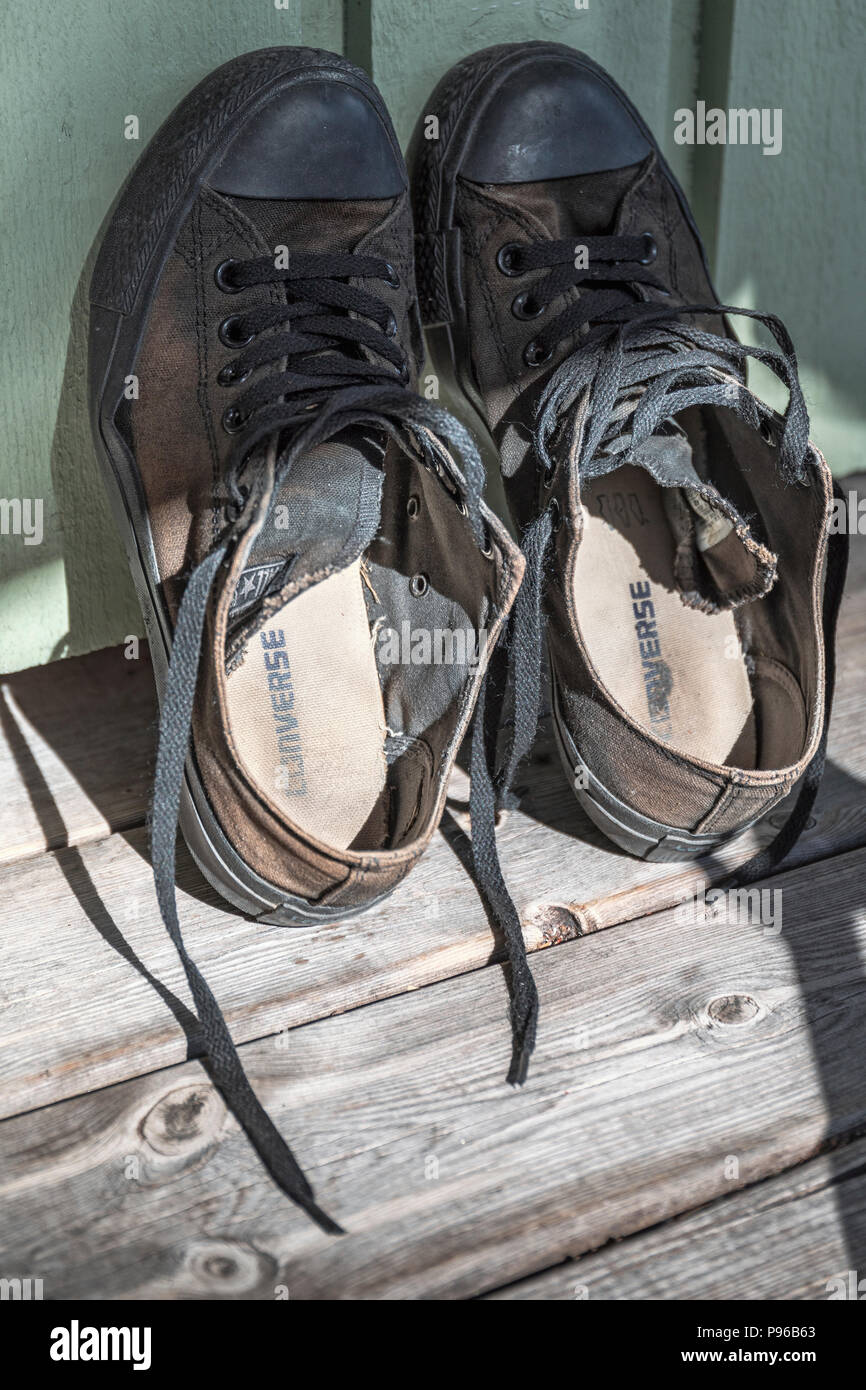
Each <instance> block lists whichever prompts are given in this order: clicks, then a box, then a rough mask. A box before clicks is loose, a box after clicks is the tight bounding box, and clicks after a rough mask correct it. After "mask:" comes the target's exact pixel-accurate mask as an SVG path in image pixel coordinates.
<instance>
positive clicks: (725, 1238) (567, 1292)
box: [485, 1139, 866, 1302]
mask: <svg viewBox="0 0 866 1390" xmlns="http://www.w3.org/2000/svg"><path fill="white" fill-rule="evenodd" d="M864 1268H866V1140H863V1139H857V1140H854V1141H853V1142H852V1143H850V1144H846V1145H845V1147H844V1148H842V1149H839V1150H837V1151H835V1152H833V1153H831V1154H825V1155H822V1157H820V1158H815V1159H812V1160H811V1162H808V1163H802V1164H799V1165H798V1166H797V1167H796V1168H791V1169H789V1170H788V1171H787V1172H785V1173H781V1174H780V1175H779V1177H776V1178H770V1179H769V1180H768V1181H767V1182H761V1183H756V1184H754V1185H753V1186H751V1187H747V1188H746V1189H745V1191H743V1192H738V1193H737V1194H736V1195H735V1196H733V1197H724V1198H722V1199H721V1200H720V1201H718V1202H712V1203H711V1204H710V1205H709V1206H707V1207H703V1208H702V1209H701V1210H700V1211H697V1212H690V1213H689V1214H688V1215H685V1216H680V1217H676V1218H674V1220H672V1221H668V1222H665V1223H664V1224H663V1225H661V1226H659V1227H657V1228H656V1229H654V1230H651V1231H646V1232H644V1233H642V1234H640V1235H637V1236H632V1237H630V1238H629V1239H627V1240H624V1241H621V1242H616V1243H614V1244H611V1245H609V1246H606V1247H605V1248H604V1249H603V1250H599V1251H597V1252H596V1253H595V1254H593V1255H585V1256H584V1257H583V1258H582V1259H579V1260H568V1261H566V1262H565V1263H564V1264H561V1265H557V1266H556V1268H555V1269H549V1270H546V1271H545V1272H544V1273H543V1274H539V1275H536V1277H535V1278H533V1279H523V1280H521V1281H520V1282H519V1283H516V1284H510V1285H509V1286H508V1287H507V1288H504V1289H498V1290H497V1291H496V1292H495V1293H491V1294H487V1295H485V1298H487V1299H489V1300H490V1301H492V1302H515V1301H516V1302H550V1301H554V1302H563V1301H565V1300H569V1301H571V1300H581V1301H583V1300H593V1301H596V1300H599V1299H604V1300H628V1301H629V1302H633V1301H635V1300H638V1299H651V1300H661V1299H668V1300H676V1301H682V1300H717V1299H729V1298H733V1299H739V1300H746V1299H748V1300H755V1301H767V1300H772V1301H783V1302H790V1301H792V1300H814V1299H827V1298H829V1297H830V1296H831V1295H834V1296H837V1297H838V1296H839V1295H840V1294H841V1295H842V1296H843V1297H844V1296H845V1292H843V1291H848V1290H850V1287H851V1284H850V1278H849V1271H850V1270H852V1269H854V1270H856V1271H859V1272H858V1273H857V1275H856V1276H855V1283H856V1282H857V1279H860V1278H862V1277H863V1270H864ZM839 1281H841V1284H840V1282H839ZM847 1296H848V1297H850V1293H848V1295H847Z"/></svg>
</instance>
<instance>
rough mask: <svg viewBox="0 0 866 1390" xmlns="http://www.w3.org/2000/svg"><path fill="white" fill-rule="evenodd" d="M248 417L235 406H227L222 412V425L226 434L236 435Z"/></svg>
mask: <svg viewBox="0 0 866 1390" xmlns="http://www.w3.org/2000/svg"><path fill="white" fill-rule="evenodd" d="M249 418H250V417H249V416H248V415H244V413H243V411H241V410H238V408H237V406H236V405H230V406H227V408H226V409H225V410H224V411H223V420H222V425H223V429H224V430H225V432H226V434H237V433H238V431H239V430H242V429H243V427H244V425H245V424H246V423H247V420H248V419H249Z"/></svg>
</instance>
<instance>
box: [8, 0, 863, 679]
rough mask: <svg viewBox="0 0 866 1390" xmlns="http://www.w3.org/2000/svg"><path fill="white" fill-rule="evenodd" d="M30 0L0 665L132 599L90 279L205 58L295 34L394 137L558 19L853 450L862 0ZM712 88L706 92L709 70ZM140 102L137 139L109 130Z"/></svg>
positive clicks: (120, 632)
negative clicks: (654, 150) (97, 413)
mask: <svg viewBox="0 0 866 1390" xmlns="http://www.w3.org/2000/svg"><path fill="white" fill-rule="evenodd" d="M278 3H280V4H286V5H287V6H288V8H286V9H282V8H281V9H278V8H277V6H276V4H275V3H274V0H235V3H233V4H232V3H229V0H211V2H210V3H207V2H206V0H138V3H137V4H135V5H132V4H129V3H128V0H127V3H120V0H79V3H78V4H77V5H76V6H70V5H68V4H63V3H61V0H42V3H40V4H35V5H32V6H23V5H17V6H14V7H13V6H7V7H5V8H4V10H3V14H2V18H0V55H2V56H0V125H2V129H3V132H4V140H3V145H2V153H0V198H2V207H3V217H2V229H0V251H2V264H3V267H4V310H5V316H6V326H7V331H6V332H5V333H3V334H2V335H0V418H2V433H0V440H2V453H0V497H2V498H14V497H20V498H42V499H43V503H44V530H45V536H44V540H43V542H42V544H41V545H34V546H27V545H25V544H24V542H23V538H22V537H21V536H0V672H2V671H10V670H15V669H18V668H20V667H22V666H27V665H31V664H35V663H38V662H43V661H48V660H50V659H52V658H53V657H57V656H61V655H67V654H72V653H78V652H83V651H88V650H93V649H95V648H98V647H101V646H105V645H108V644H111V643H115V642H118V641H120V640H122V638H123V637H124V636H125V635H126V634H127V633H130V632H137V631H139V630H140V627H141V620H140V616H139V613H138V609H137V605H136V603H135V600H134V597H133V594H132V588H131V584H130V582H129V579H128V577H127V573H126V566H125V561H124V559H123V556H122V553H121V549H120V545H119V543H118V542H117V540H116V539H115V536H114V531H113V526H112V522H111V519H110V516H109V513H108V507H107V504H106V502H105V500H104V497H103V494H102V486H101V482H100V479H99V476H98V473H97V471H96V466H95V463H94V461H93V458H92V453H91V445H90V439H89V430H88V425H87V420H86V412H85V403H84V360H85V359H84V342H85V315H84V300H85V294H86V285H87V282H88V279H89V273H90V268H91V264H92V258H93V246H94V242H95V241H96V239H97V234H98V231H99V228H100V226H101V223H102V221H103V219H104V218H105V216H106V214H107V212H108V210H109V208H110V207H111V204H112V201H113V199H114V198H115V196H116V194H117V191H118V189H119V187H120V184H121V183H122V181H123V179H124V177H125V175H126V173H127V172H128V170H129V168H130V167H131V165H132V164H133V162H134V161H135V159H136V157H137V155H138V154H139V153H140V151H141V149H142V148H143V146H144V144H145V143H146V141H147V140H148V139H149V137H150V135H151V134H152V133H153V131H154V130H155V129H156V127H157V126H158V125H159V123H160V121H161V120H162V119H163V118H164V117H165V116H166V115H167V114H168V112H169V111H170V110H171V109H172V107H173V106H174V105H175V103H176V102H177V101H178V100H179V99H180V97H181V96H182V95H183V94H184V93H185V92H186V91H187V90H188V89H189V87H191V86H192V85H194V83H195V82H197V81H198V80H199V79H200V78H201V77H202V76H204V75H205V73H207V72H208V71H209V70H210V69H211V68H213V67H215V66H216V65H217V64H218V63H220V62H222V61H224V60H225V59H226V58H229V57H231V56H233V55H234V54H236V53H240V52H243V51H245V50H247V49H250V48H257V47H263V46H266V45H270V44H275V43H307V44H312V45H316V46H321V47H326V48H332V49H341V48H343V47H344V38H345V51H347V52H348V53H349V55H350V56H352V57H354V58H355V60H356V61H359V62H361V63H362V64H363V65H364V66H367V67H372V70H373V74H374V76H375V78H376V80H377V81H378V82H379V84H380V86H381V88H382V90H383V92H384V94H385V97H386V99H387V100H388V102H389V104H390V105H391V109H392V112H393V115H394V119H395V122H396V125H397V129H398V131H399V133H400V135H401V137H402V138H403V139H404V140H405V139H407V138H408V135H409V132H410V130H411V127H412V124H413V122H414V119H415V116H416V114H417V113H418V111H419V110H420V108H421V107H422V106H423V104H424V102H425V100H426V98H427V96H428V94H429V93H430V91H431V90H432V88H433V86H434V85H435V83H436V81H437V80H438V78H439V76H440V75H441V73H442V72H443V71H444V70H445V68H446V67H448V66H449V65H450V64H451V63H453V62H454V61H456V59H457V58H459V57H461V56H463V55H464V54H465V53H468V52H471V51H473V50H474V49H476V48H481V47H485V46H486V45H488V44H492V43H499V42H503V41H514V40H520V39H522V38H551V39H555V40H556V41H558V42H562V43H569V44H573V45H574V46H575V47H579V48H583V49H585V50H586V51H587V52H589V53H590V54H591V55H592V56H593V57H594V58H596V59H597V60H598V61H600V62H601V63H602V64H604V65H605V66H606V67H608V68H609V69H610V71H611V72H612V73H613V75H614V76H615V77H616V78H617V80H618V81H619V82H621V83H622V84H623V85H624V86H625V87H626V88H627V89H628V91H629V92H630V94H631V95H632V97H633V98H634V100H635V101H636V103H637V105H638V106H639V107H640V108H641V110H642V111H643V113H644V115H645V116H646V118H647V120H648V121H649V123H650V124H651V125H652V127H653V129H654V130H655V132H656V134H657V135H658V136H659V138H660V139H661V141H662V143H663V145H664V146H665V149H666V151H667V153H668V155H669V157H670V158H671V159H672V162H673V163H674V167H675V169H676V172H677V173H678V175H679V177H680V178H681V179H682V181H683V182H684V184H685V185H686V188H687V190H688V191H689V192H690V193H692V194H693V195H694V196H695V199H696V204H697V207H698V213H699V219H700V220H701V223H702V226H703V227H704V228H705V230H706V231H707V233H708V234H709V237H710V241H711V244H712V245H713V246H714V247H715V248H716V249H717V262H718V276H717V278H718V285H719V290H720V292H721V293H722V294H723V295H726V296H728V297H729V298H731V299H733V300H737V298H739V300H740V301H743V300H745V301H746V302H754V303H755V304H756V305H761V306H765V307H767V308H772V309H774V310H775V311H776V312H778V313H780V314H781V315H782V317H783V318H785V319H786V320H787V321H788V322H789V324H790V326H791V327H792V330H793V331H794V334H795V339H796V341H797V343H798V348H799V351H800V357H801V360H802V362H803V365H804V379H805V383H806V388H807V392H808V395H809V398H810V404H811V406H812V409H813V414H814V417H815V425H814V431H813V432H814V434H815V437H816V439H817V440H818V442H819V443H821V444H822V445H824V446H825V450H826V452H827V454H828V457H829V459H830V462H831V463H832V464H833V466H834V467H835V468H836V469H837V471H839V472H843V471H850V470H851V469H853V468H856V467H860V466H862V459H861V454H860V443H861V441H862V439H863V425H864V413H866V409H864V401H863V392H862V386H861V383H862V381H863V376H864V373H863V365H864V363H863V349H862V346H861V334H860V332H859V323H858V318H859V317H861V316H862V292H861V291H860V289H859V286H860V283H861V263H862V248H861V245H860V239H861V234H862V230H861V229H862V227H863V226H864V224H866V216H864V213H866V208H864V198H866V179H864V170H863V156H862V137H863V130H864V119H863V117H864V112H863V84H862V78H861V69H862V63H863V57H864V24H866V11H864V10H863V7H862V5H861V4H860V0H833V2H832V3H831V0H828V2H827V3H823V4H819V3H818V0H589V3H588V7H587V8H586V9H578V8H577V7H576V6H575V4H574V2H573V0H538V2H537V3H529V0H501V2H500V0H497V3H484V2H483V0H482V2H481V3H478V4H474V5H473V4H467V3H465V0H462V2H461V3H458V0H426V3H421V0H278ZM729 88H730V93H731V102H732V103H733V104H736V105H749V106H752V105H757V106H770V107H773V106H782V107H783V110H784V144H783V152H782V154H781V155H779V156H778V157H777V158H775V159H771V158H765V157H763V156H762V155H761V153H760V151H759V150H754V149H750V148H738V149H727V150H724V151H720V150H719V151H717V150H711V149H708V148H706V147H704V148H703V149H700V150H695V149H691V148H688V147H684V146H677V145H675V144H674V141H673V128H674V122H673V112H674V111H675V110H676V109H677V108H678V107H680V106H685V105H691V104H693V102H694V100H695V97H696V96H701V95H703V94H704V93H706V94H707V95H708V96H709V98H710V99H711V100H718V101H719V104H728V101H727V93H728V89H729ZM716 92H719V93H720V95H719V96H718V97H717V96H715V95H714V93H716ZM130 114H135V115H137V116H138V117H139V120H140V127H141V139H140V141H138V142H135V141H127V140H125V139H124V137H123V121H124V117H125V116H127V115H130Z"/></svg>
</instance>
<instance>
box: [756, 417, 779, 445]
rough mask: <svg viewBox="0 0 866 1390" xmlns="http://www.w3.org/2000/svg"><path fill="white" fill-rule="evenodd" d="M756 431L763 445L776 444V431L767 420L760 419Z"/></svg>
mask: <svg viewBox="0 0 866 1390" xmlns="http://www.w3.org/2000/svg"><path fill="white" fill-rule="evenodd" d="M758 430H759V432H760V435H761V438H762V439H763V441H764V443H765V444H773V445H774V444H775V443H776V431H775V430H774V429H773V426H772V425H771V424H770V422H769V420H764V419H761V421H760V423H759V424H758Z"/></svg>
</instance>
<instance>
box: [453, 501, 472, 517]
mask: <svg viewBox="0 0 866 1390" xmlns="http://www.w3.org/2000/svg"><path fill="white" fill-rule="evenodd" d="M454 505H455V507H456V508H457V510H458V512H459V513H460V515H461V516H468V515H469V508H468V507H467V506H466V503H465V502H464V501H463V498H462V497H457V498H455V500H454Z"/></svg>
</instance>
